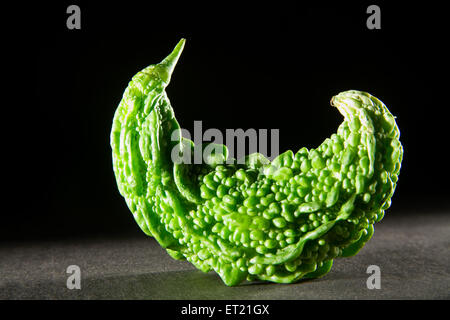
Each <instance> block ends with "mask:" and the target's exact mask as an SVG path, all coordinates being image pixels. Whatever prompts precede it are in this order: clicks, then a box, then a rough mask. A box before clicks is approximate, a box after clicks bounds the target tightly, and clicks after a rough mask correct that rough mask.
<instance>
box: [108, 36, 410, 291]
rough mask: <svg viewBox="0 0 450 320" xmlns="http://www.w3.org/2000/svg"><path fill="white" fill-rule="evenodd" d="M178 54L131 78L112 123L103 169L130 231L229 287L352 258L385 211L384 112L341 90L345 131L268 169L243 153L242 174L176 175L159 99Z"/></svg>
mask: <svg viewBox="0 0 450 320" xmlns="http://www.w3.org/2000/svg"><path fill="white" fill-rule="evenodd" d="M183 46H184V39H182V40H181V41H180V42H179V43H178V45H177V46H176V48H175V49H174V51H173V52H172V53H171V54H170V55H169V56H168V57H167V58H166V59H164V60H163V61H162V62H161V63H160V64H157V65H151V66H149V67H147V68H145V69H144V70H142V71H141V72H139V73H137V74H136V75H135V76H134V77H133V78H132V80H131V82H130V83H129V85H128V87H127V88H126V90H125V92H124V94H123V98H122V101H121V102H120V104H119V107H118V108H117V111H116V113H115V116H114V121H113V126H112V131H111V147H112V154H113V168H114V172H115V176H116V179H117V185H118V188H119V191H120V193H121V195H122V196H123V197H124V198H125V200H126V203H127V205H128V207H129V209H130V211H131V212H132V213H133V215H134V218H135V220H136V221H137V223H138V225H139V226H140V228H141V229H142V230H143V231H144V232H145V233H146V234H147V235H149V236H153V237H154V238H155V239H156V240H157V241H158V242H159V244H160V245H161V246H162V247H164V248H166V250H167V252H168V253H169V254H170V255H171V256H172V257H173V258H175V259H180V260H181V259H187V260H188V261H189V262H191V263H192V264H193V265H195V266H196V267H197V268H198V269H200V270H202V271H204V272H208V271H210V270H215V271H216V272H217V273H218V274H219V275H220V277H221V278H222V280H223V281H224V283H225V284H226V285H228V286H233V285H237V284H239V283H240V282H242V281H244V280H248V281H254V280H264V281H272V282H277V283H292V282H296V281H298V280H300V279H306V278H317V277H320V276H323V275H324V274H326V273H327V272H328V271H330V269H331V266H332V262H333V259H335V258H338V257H348V256H352V255H355V254H356V253H357V252H358V251H359V250H360V249H361V248H362V247H363V246H364V244H365V243H366V242H367V241H368V240H369V239H370V238H371V236H372V234H373V231H374V229H373V224H374V223H375V222H378V221H380V220H381V219H382V218H383V216H384V212H385V210H386V209H387V208H389V206H390V204H391V198H392V195H393V193H394V190H395V187H396V183H397V180H398V175H399V171H400V166H401V161H402V157H403V148H402V145H401V143H400V141H399V136H400V132H399V129H398V127H397V125H396V122H395V119H394V116H392V114H391V113H390V112H389V110H388V109H387V108H386V106H385V105H384V104H383V103H382V102H381V101H380V100H378V99H377V98H376V97H374V96H372V95H370V94H368V93H366V92H361V91H356V90H350V91H345V92H342V93H340V94H338V95H336V96H335V97H333V98H332V100H331V104H332V105H333V106H335V107H336V108H337V109H338V110H339V112H340V113H341V114H342V115H343V116H344V122H343V123H342V124H341V125H340V126H339V128H338V130H337V132H336V133H335V134H333V135H332V136H331V137H330V138H327V139H325V141H324V142H323V143H322V144H321V145H320V146H318V147H317V148H315V149H309V150H308V149H306V148H301V149H300V150H299V151H298V152H296V153H295V154H294V153H293V152H292V151H287V152H285V153H283V154H281V155H279V156H278V157H277V158H276V159H274V160H273V161H272V162H269V161H268V160H267V159H265V158H264V156H262V155H260V154H253V155H250V156H248V157H247V158H246V163H245V164H237V163H233V164H227V163H224V164H215V163H209V164H204V165H188V164H175V163H173V162H172V160H171V151H172V148H173V147H174V146H175V145H177V144H178V143H180V142H182V143H183V145H184V149H183V152H188V151H190V149H191V148H192V146H193V143H192V142H191V141H188V140H186V139H184V138H182V137H181V136H179V135H178V136H177V139H175V140H176V141H173V139H171V136H172V133H173V132H174V130H176V129H179V128H180V126H179V124H178V122H177V120H176V119H175V117H174V112H173V109H172V107H171V105H170V102H169V99H168V97H167V95H166V93H165V87H166V86H167V85H168V84H169V81H170V76H171V74H172V71H173V69H174V66H175V64H176V62H177V60H178V58H179V56H180V54H181V51H182V49H183ZM223 156H224V157H226V156H227V152H226V148H225V147H224V152H223Z"/></svg>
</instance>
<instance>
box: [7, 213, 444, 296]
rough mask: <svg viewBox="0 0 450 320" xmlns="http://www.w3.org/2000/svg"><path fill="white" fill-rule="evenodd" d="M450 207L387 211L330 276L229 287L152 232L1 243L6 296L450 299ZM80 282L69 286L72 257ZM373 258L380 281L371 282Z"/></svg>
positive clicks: (336, 265) (338, 260)
mask: <svg viewBox="0 0 450 320" xmlns="http://www.w3.org/2000/svg"><path fill="white" fill-rule="evenodd" d="M449 249H450V215H448V214H447V213H440V214H431V213H429V214H411V215H405V214H402V215H392V216H389V215H387V216H386V217H385V219H384V220H383V221H382V222H381V223H379V224H377V225H376V226H375V234H374V236H373V238H372V240H371V241H370V242H369V243H368V244H367V245H366V246H365V247H364V248H363V250H362V251H361V252H360V253H359V254H358V255H357V256H355V257H352V258H345V259H337V260H335V263H334V266H333V269H332V270H331V272H330V273H328V274H327V275H326V276H325V277H323V278H321V279H316V280H309V281H303V282H299V283H296V284H289V285H282V284H273V283H253V284H250V283H244V284H242V285H240V286H237V287H231V288H230V287H226V286H225V285H224V284H223V283H222V281H221V280H220V278H219V277H218V276H217V275H216V274H215V273H214V272H210V273H207V274H205V273H202V272H200V271H197V270H196V269H195V268H194V267H192V266H191V265H190V264H189V263H188V262H184V261H176V260H173V259H172V258H171V257H169V256H168V255H167V254H166V253H165V251H164V250H163V249H162V248H160V247H159V245H158V244H157V243H156V242H155V241H154V240H153V239H151V238H147V237H145V236H143V235H141V234H139V235H138V236H137V237H134V238H116V239H98V238H97V239H82V240H65V241H48V242H33V243H29V242H28V243H2V244H0V299H226V300H234V299H273V300H278V299H289V300H293V299H449V298H450V261H449V260H450V259H449V253H450V250H449ZM72 264H75V265H78V266H79V267H80V268H81V289H80V290H69V289H67V287H66V280H67V277H68V276H69V275H68V274H67V273H66V268H67V267H68V266H69V265H72ZM369 265H378V266H379V267H380V269H381V289H379V290H377V289H372V290H369V289H368V288H367V286H366V280H367V278H368V276H369V274H367V273H366V270H367V267H368V266H369Z"/></svg>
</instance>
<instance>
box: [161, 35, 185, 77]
mask: <svg viewBox="0 0 450 320" xmlns="http://www.w3.org/2000/svg"><path fill="white" fill-rule="evenodd" d="M185 42H186V39H184V38H182V39H181V40H180V41H179V42H178V44H177V45H176V46H175V48H174V49H173V51H172V52H171V53H170V54H169V55H168V56H167V57H166V58H165V59H164V60H163V61H161V62H160V63H159V64H158V69H159V70H158V73H159V76H160V77H161V80H162V81H164V82H165V83H166V84H168V83H169V82H170V78H171V76H172V72H173V70H174V69H175V66H176V64H177V62H178V59H179V58H180V56H181V53H182V52H183V48H184V44H185Z"/></svg>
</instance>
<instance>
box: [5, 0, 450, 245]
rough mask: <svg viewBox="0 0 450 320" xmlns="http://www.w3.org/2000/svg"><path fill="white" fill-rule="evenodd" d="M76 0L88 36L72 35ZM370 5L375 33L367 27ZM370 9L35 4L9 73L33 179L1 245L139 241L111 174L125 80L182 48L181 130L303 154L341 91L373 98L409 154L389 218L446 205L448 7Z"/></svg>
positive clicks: (332, 114) (176, 83) (173, 91)
mask: <svg viewBox="0 0 450 320" xmlns="http://www.w3.org/2000/svg"><path fill="white" fill-rule="evenodd" d="M73 3H76V4H78V5H80V7H81V20H82V25H81V30H68V29H67V28H66V18H67V16H68V15H67V14H66V8H67V6H68V5H70V4H73ZM144 3H145V4H144ZM373 3H375V4H378V5H379V6H380V8H381V27H382V28H381V30H368V29H367V28H366V19H367V17H368V14H366V8H367V6H368V5H369V4H373ZM373 3H372V2H367V3H361V2H359V3H358V4H350V3H347V2H346V4H339V5H337V4H334V5H330V4H326V3H320V4H317V5H307V4H298V5H293V4H290V5H284V4H282V3H281V2H280V3H270V4H268V5H265V6H261V5H260V4H258V5H256V4H255V5H253V6H248V7H243V6H242V4H232V3H229V2H221V3H218V4H215V5H214V6H212V5H205V4H202V5H192V6H186V5H185V6H182V7H180V6H176V5H175V4H171V5H170V6H169V5H168V6H163V5H157V4H154V3H152V2H151V1H147V2H143V3H139V2H136V3H134V2H130V1H122V2H121V3H115V2H114V3H107V2H105V3H101V2H97V4H96V5H94V4H92V3H87V2H84V1H82V2H80V1H73V2H66V1H63V2H62V3H59V4H52V5H50V4H40V3H39V4H35V5H34V6H33V7H26V8H27V9H28V10H27V11H28V13H31V16H32V17H31V18H32V20H30V21H31V22H32V26H31V27H27V28H25V29H23V30H22V29H21V31H23V33H22V34H21V37H15V36H11V37H9V38H10V40H12V43H13V45H12V46H13V47H14V49H17V48H19V49H20V50H17V51H14V50H12V51H10V52H11V53H12V54H11V55H12V56H13V58H19V60H18V61H19V62H18V63H14V65H15V67H16V68H18V70H20V71H19V72H18V73H17V74H16V76H17V77H18V78H19V79H22V81H23V80H24V79H26V81H25V82H26V85H23V82H19V84H17V83H16V89H19V92H20V93H19V95H18V96H16V97H14V99H16V101H17V103H16V104H14V105H13V106H15V107H17V113H19V114H20V116H21V117H23V116H27V118H29V120H30V123H29V124H27V128H26V129H30V130H19V131H12V135H10V136H12V137H13V139H12V141H15V140H14V139H16V140H17V142H18V145H19V146H20V147H19V148H25V149H26V150H22V151H26V152H25V153H26V156H25V157H22V159H23V160H24V163H23V164H22V163H20V165H21V170H20V172H21V173H23V174H24V175H25V177H26V178H24V179H20V180H18V179H16V180H15V182H16V183H17V184H18V185H19V186H17V187H15V188H17V189H14V190H20V192H14V193H15V194H16V195H18V196H19V200H15V201H16V205H15V206H14V209H7V210H4V211H3V212H2V214H3V218H2V222H1V230H0V231H1V232H0V237H1V239H3V240H7V239H15V240H20V239H25V238H31V239H38V238H42V239H43V238H53V237H71V236H87V235H89V236H99V235H100V236H103V235H111V236H115V235H118V236H119V235H124V234H128V233H133V234H137V233H140V231H139V230H138V227H137V225H136V224H135V222H134V220H133V218H132V215H131V213H130V212H129V211H128V209H127V207H126V204H125V201H123V199H122V197H121V196H120V195H119V193H118V191H117V187H116V182H115V179H114V175H113V171H112V165H111V150H110V146H109V134H110V129H111V123H112V117H113V113H114V111H115V109H116V107H117V105H118V103H119V101H120V99H121V96H122V93H123V90H124V89H125V87H126V86H127V83H128V81H129V80H130V78H131V77H132V76H133V75H134V74H135V73H136V72H138V71H139V70H141V69H142V68H144V67H146V66H147V65H149V64H152V63H156V62H159V61H160V60H161V59H162V58H164V57H165V56H166V55H167V54H168V53H169V52H170V51H171V50H172V48H173V46H174V45H175V44H176V43H177V42H178V40H179V39H180V38H181V37H185V38H186V39H187V42H186V47H185V50H184V53H183V55H182V57H181V59H180V61H179V64H178V66H177V68H176V70H175V73H174V75H173V78H172V82H171V84H170V86H169V87H168V89H167V91H168V95H169V98H170V99H171V102H172V105H173V107H174V110H175V112H176V116H177V119H178V120H179V121H180V122H181V125H182V126H183V127H185V128H187V129H188V130H192V129H193V121H194V120H202V121H203V128H204V130H206V129H207V128H218V129H221V130H224V129H225V128H244V129H246V128H255V129H260V128H268V129H270V128H279V129H280V152H282V151H283V150H287V149H292V150H293V151H294V152H295V151H297V150H298V149H299V148H300V147H303V146H306V147H315V146H317V145H318V144H320V143H321V142H322V141H323V140H324V139H325V138H326V137H328V136H330V135H331V134H332V133H333V132H335V131H336V129H337V127H338V125H339V124H340V123H341V121H342V117H341V116H340V114H339V113H338V112H337V110H336V109H333V108H331V107H330V105H329V100H330V98H331V97H332V96H333V95H335V94H337V93H339V92H340V91H344V90H348V89H358V90H363V91H368V92H370V93H372V94H373V95H375V96H377V97H379V98H380V99H381V100H382V101H384V102H385V103H386V105H387V106H388V108H389V109H390V110H391V112H392V113H393V114H394V115H396V116H397V123H398V125H399V127H400V130H401V141H402V143H403V145H404V148H405V156H404V161H403V167H402V171H401V175H400V180H399V184H398V187H397V191H396V194H395V196H394V198H393V205H392V207H391V209H390V210H389V211H388V214H411V213H412V212H414V211H416V210H419V208H422V209H420V210H442V209H445V208H448V203H449V201H448V199H447V196H448V194H449V174H448V168H449V165H448V155H449V152H448V149H449V148H450V146H449V139H448V138H449V134H448V124H447V123H448V120H447V116H446V115H447V114H448V113H447V109H448V108H449V106H448V102H447V94H448V93H447V92H448V88H447V84H448V80H447V79H446V77H447V74H446V73H445V67H446V60H447V58H448V53H447V52H446V51H447V49H446V47H445V42H447V41H448V39H447V38H448V33H447V31H446V30H445V29H444V27H445V19H444V17H443V12H444V10H443V8H441V7H438V6H428V5H426V4H422V5H415V4H411V3H408V4H402V5H398V6H393V5H392V4H390V5H389V4H385V3H380V2H378V3H377V2H373ZM22 12H23V11H22ZM20 26H21V23H20V22H16V23H13V24H12V25H10V29H9V30H10V31H11V32H10V34H13V33H14V31H16V29H17V30H18V29H20ZM14 61H17V60H14ZM20 83H22V84H20ZM22 86H23V87H22ZM20 101H23V102H20ZM13 112H16V110H15V109H14V110H13ZM4 121H6V122H9V121H10V120H8V119H5V120H4ZM11 121H12V120H11ZM14 132H15V133H16V134H14ZM10 133H11V131H10ZM20 133H24V134H23V135H22V134H20ZM10 140H11V139H10Z"/></svg>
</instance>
